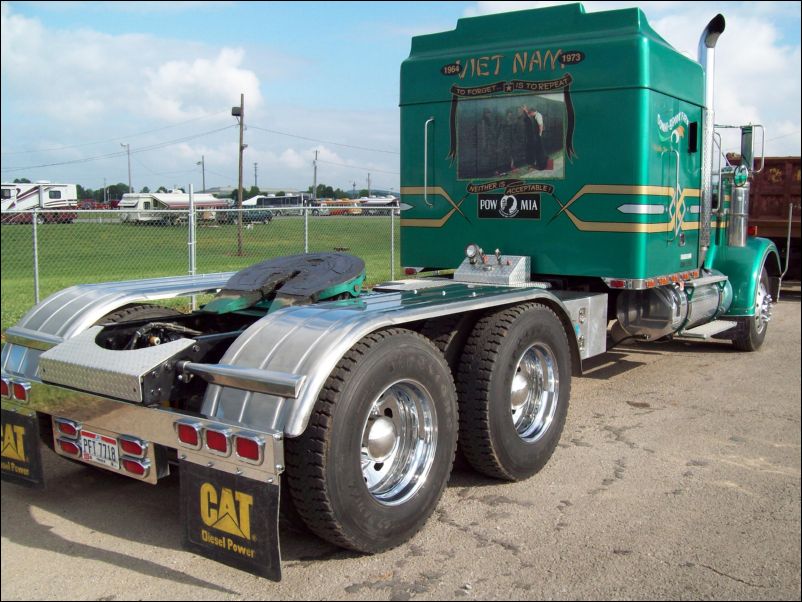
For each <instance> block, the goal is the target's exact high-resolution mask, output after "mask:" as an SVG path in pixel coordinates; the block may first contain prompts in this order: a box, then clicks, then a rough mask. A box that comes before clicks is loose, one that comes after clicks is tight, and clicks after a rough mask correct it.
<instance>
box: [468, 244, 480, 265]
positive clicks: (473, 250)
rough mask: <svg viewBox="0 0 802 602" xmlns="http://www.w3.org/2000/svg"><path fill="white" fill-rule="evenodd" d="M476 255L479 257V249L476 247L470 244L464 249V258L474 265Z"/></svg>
mask: <svg viewBox="0 0 802 602" xmlns="http://www.w3.org/2000/svg"><path fill="white" fill-rule="evenodd" d="M477 255H479V247H478V246H477V245H475V244H473V243H471V244H469V245H468V246H467V247H465V257H467V258H468V261H470V262H471V263H476V257H477Z"/></svg>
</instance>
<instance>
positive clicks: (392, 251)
mask: <svg viewBox="0 0 802 602" xmlns="http://www.w3.org/2000/svg"><path fill="white" fill-rule="evenodd" d="M390 280H395V209H394V208H393V207H390Z"/></svg>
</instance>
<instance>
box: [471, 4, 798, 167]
mask: <svg viewBox="0 0 802 602" xmlns="http://www.w3.org/2000/svg"><path fill="white" fill-rule="evenodd" d="M567 3H568V2H509V1H498V2H493V1H489V2H477V3H475V5H473V6H470V7H468V8H467V9H466V10H465V15H466V16H477V15H483V14H490V13H498V12H506V11H512V10H523V9H527V8H541V7H544V6H554V5H557V4H567ZM583 4H584V6H585V9H586V11H588V12H594V11H600V10H611V9H620V8H628V7H635V6H637V7H640V8H641V9H643V10H644V12H645V13H646V15H647V18H649V22H650V24H651V26H652V27H653V28H654V29H655V31H657V32H658V33H659V34H660V35H661V36H662V37H664V38H665V39H666V40H667V41H668V42H669V43H670V44H671V45H672V46H674V47H675V48H677V49H678V50H679V51H680V52H682V53H683V54H685V55H686V56H688V57H690V58H692V59H694V60H696V58H697V45H698V41H699V37H700V35H701V33H702V30H703V29H704V26H705V25H706V24H707V22H708V21H709V20H710V19H711V18H712V17H714V16H715V15H716V13H717V12H718V11H722V13H723V14H724V16H725V19H726V21H727V26H726V29H725V31H724V34H723V35H722V36H721V38H720V39H719V42H718V45H717V48H716V97H715V103H716V106H715V108H716V122H717V123H726V124H732V125H742V124H748V123H760V124H763V125H764V126H765V127H766V138H767V142H766V154H767V155H769V156H772V155H778V156H783V155H798V154H799V153H800V148H801V147H802V142H801V141H800V129H802V127H801V125H800V124H802V116H801V113H800V106H801V105H802V98H800V88H802V84H801V83H800V71H801V70H802V66H801V65H800V46H799V43H798V42H797V43H796V44H795V45H791V44H789V43H788V42H784V41H783V40H782V35H781V33H780V31H779V30H778V23H782V22H783V21H782V20H785V21H788V20H790V21H791V22H795V23H796V26H797V28H798V27H799V21H800V18H799V16H800V10H799V4H798V3H792V2H779V3H778V2H751V3H730V4H727V5H723V6H722V5H721V4H720V3H717V2H593V1H591V2H584V3H583ZM778 19H782V20H780V21H778ZM738 140H739V138H738V135H737V133H736V132H733V131H730V132H724V146H725V148H726V149H729V150H737V148H738V146H739V143H738Z"/></svg>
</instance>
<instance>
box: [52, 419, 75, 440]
mask: <svg viewBox="0 0 802 602" xmlns="http://www.w3.org/2000/svg"><path fill="white" fill-rule="evenodd" d="M56 430H58V432H59V433H61V434H62V435H64V436H65V437H69V438H70V439H77V438H78V431H80V430H81V427H80V426H79V425H78V423H77V422H73V421H72V420H67V419H65V418H56Z"/></svg>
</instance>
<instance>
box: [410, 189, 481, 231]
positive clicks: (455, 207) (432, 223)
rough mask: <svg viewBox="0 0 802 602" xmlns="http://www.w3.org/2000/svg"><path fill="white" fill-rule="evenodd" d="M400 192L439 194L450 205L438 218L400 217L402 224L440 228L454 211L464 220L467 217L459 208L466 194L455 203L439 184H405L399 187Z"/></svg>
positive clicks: (466, 196)
mask: <svg viewBox="0 0 802 602" xmlns="http://www.w3.org/2000/svg"><path fill="white" fill-rule="evenodd" d="M401 194H402V195H404V194H431V195H436V196H441V197H443V198H444V199H445V200H447V201H448V202H449V204H450V205H451V210H450V211H449V212H448V213H446V214H445V215H444V216H443V217H441V218H440V219H415V218H410V219H401V225H402V226H414V227H416V228H442V227H443V226H444V225H445V223H446V222H447V221H448V220H450V219H451V216H452V215H454V214H455V213H459V214H460V215H461V216H462V217H464V218H465V219H466V220H467V219H468V216H466V215H465V214H464V213H463V212H462V209H460V206H461V205H462V203H464V202H465V199H467V198H468V195H465V196H464V197H463V198H462V200H460V202H459V203H455V202H454V200H453V199H452V198H451V197H450V196H449V195H448V193H447V192H446V191H445V190H443V189H442V188H441V187H440V186H428V187H424V186H406V187H402V188H401ZM469 221H470V220H469Z"/></svg>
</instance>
